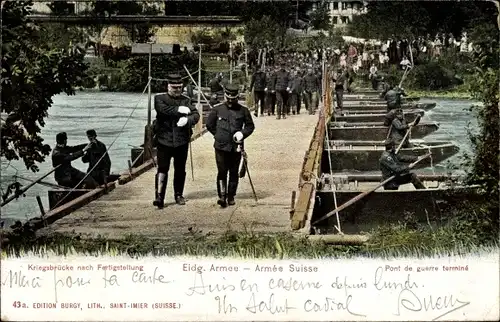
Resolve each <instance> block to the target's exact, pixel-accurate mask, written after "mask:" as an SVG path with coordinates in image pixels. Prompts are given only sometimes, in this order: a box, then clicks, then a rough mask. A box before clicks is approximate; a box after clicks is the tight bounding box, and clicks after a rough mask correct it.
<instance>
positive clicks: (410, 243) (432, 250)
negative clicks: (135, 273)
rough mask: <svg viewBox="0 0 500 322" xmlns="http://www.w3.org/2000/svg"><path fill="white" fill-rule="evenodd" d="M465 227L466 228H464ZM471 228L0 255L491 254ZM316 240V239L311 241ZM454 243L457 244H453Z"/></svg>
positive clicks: (63, 240)
mask: <svg viewBox="0 0 500 322" xmlns="http://www.w3.org/2000/svg"><path fill="white" fill-rule="evenodd" d="M469 228H470V227H469ZM476 232H477V231H476V230H475V229H469V230H464V229H463V225H462V223H461V222H460V221H458V220H455V221H453V220H452V221H450V222H449V223H448V224H446V225H445V226H441V227H436V226H432V225H431V224H430V223H428V224H425V225H424V224H417V223H411V221H408V220H406V218H405V221H404V222H401V223H399V224H392V225H389V226H386V227H379V228H376V229H374V230H372V231H370V232H368V233H367V234H366V237H369V239H368V242H367V243H365V244H363V245H329V244H327V243H326V242H325V241H319V240H317V239H314V236H312V237H311V236H305V235H299V234H296V233H291V232H290V233H288V232H287V233H276V234H259V233H254V232H252V231H246V232H244V233H242V232H236V231H231V230H227V231H225V232H224V233H223V234H218V235H212V234H210V233H207V232H202V231H196V229H193V230H190V231H189V234H188V235H186V236H185V237H182V238H178V237H177V238H171V239H168V237H166V238H165V239H150V238H146V237H144V236H141V235H135V234H130V235H127V236H126V237H124V238H122V239H110V238H102V237H97V238H87V237H86V236H82V235H75V234H73V233H71V234H70V233H67V234H61V233H52V234H48V235H39V236H35V235H32V236H26V235H23V237H22V238H21V237H19V238H16V237H15V236H10V240H9V243H8V244H7V245H5V246H4V247H2V248H3V249H2V255H3V256H13V255H16V256H19V255H22V254H26V253H30V252H31V253H35V254H47V253H48V252H50V253H53V254H55V255H58V256H60V255H70V254H86V255H92V256H95V255H130V256H146V255H151V254H153V255H166V256H213V257H233V258H235V257H236V258H277V259H284V258H324V257H353V256H364V257H382V258H388V257H419V256H432V255H442V256H451V255H454V254H463V253H470V252H476V251H478V250H480V249H486V248H489V249H496V251H498V247H499V244H498V242H497V241H496V239H495V238H484V236H482V237H481V236H479V235H480V234H477V233H476ZM316 237H317V236H316ZM457 240H459V241H460V242H457Z"/></svg>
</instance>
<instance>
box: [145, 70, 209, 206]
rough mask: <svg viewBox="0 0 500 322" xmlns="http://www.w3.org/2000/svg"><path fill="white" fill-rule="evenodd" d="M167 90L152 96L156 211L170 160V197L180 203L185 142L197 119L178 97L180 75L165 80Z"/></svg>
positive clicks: (186, 101)
mask: <svg viewBox="0 0 500 322" xmlns="http://www.w3.org/2000/svg"><path fill="white" fill-rule="evenodd" d="M167 81H168V91H167V93H166V94H159V95H156V96H155V110H156V123H155V129H154V132H155V143H156V146H157V150H158V152H157V157H158V173H157V174H156V182H155V188H156V189H155V201H154V202H153V205H155V206H157V207H158V209H162V208H163V206H164V199H165V193H166V190H167V179H168V170H169V169H170V161H171V159H172V158H173V159H174V198H175V202H176V203H177V204H179V205H184V204H186V201H185V200H184V197H183V193H184V183H185V181H186V161H187V156H188V149H189V142H190V140H191V135H192V134H193V130H192V127H193V126H194V125H195V124H196V123H198V121H199V120H200V114H199V113H198V110H197V109H196V108H195V107H194V106H193V105H192V104H191V99H190V98H189V97H187V96H184V95H182V79H181V77H180V75H169V76H168V77H167Z"/></svg>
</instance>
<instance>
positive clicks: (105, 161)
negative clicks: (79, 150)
mask: <svg viewBox="0 0 500 322" xmlns="http://www.w3.org/2000/svg"><path fill="white" fill-rule="evenodd" d="M87 138H88V139H89V141H90V144H91V145H90V148H89V149H88V150H87V152H86V153H85V155H84V156H83V157H82V162H83V163H88V164H89V168H88V170H87V173H89V172H90V175H91V176H92V178H94V179H95V181H97V183H99V184H104V182H105V181H106V180H107V178H108V176H109V173H110V172H111V159H110V158H109V154H108V151H107V149H106V145H105V144H104V143H102V142H101V141H99V140H98V139H97V133H96V131H95V130H88V131H87Z"/></svg>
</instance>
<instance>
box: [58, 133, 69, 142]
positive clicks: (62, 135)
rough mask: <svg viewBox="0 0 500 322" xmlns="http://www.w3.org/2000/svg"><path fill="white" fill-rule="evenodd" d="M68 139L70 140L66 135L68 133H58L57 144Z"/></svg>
mask: <svg viewBox="0 0 500 322" xmlns="http://www.w3.org/2000/svg"><path fill="white" fill-rule="evenodd" d="M67 139H68V135H67V134H66V132H61V133H57V135H56V142H57V143H62V142H64V141H65V140H67Z"/></svg>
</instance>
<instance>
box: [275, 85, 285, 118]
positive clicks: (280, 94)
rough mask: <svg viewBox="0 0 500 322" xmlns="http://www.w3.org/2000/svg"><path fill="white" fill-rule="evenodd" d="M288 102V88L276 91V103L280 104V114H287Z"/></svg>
mask: <svg viewBox="0 0 500 322" xmlns="http://www.w3.org/2000/svg"><path fill="white" fill-rule="evenodd" d="M287 102H288V92H287V91H286V90H281V91H276V103H277V105H278V111H277V112H278V116H281V115H286V113H287V110H288V108H287V106H288V104H287Z"/></svg>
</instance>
